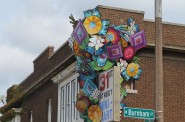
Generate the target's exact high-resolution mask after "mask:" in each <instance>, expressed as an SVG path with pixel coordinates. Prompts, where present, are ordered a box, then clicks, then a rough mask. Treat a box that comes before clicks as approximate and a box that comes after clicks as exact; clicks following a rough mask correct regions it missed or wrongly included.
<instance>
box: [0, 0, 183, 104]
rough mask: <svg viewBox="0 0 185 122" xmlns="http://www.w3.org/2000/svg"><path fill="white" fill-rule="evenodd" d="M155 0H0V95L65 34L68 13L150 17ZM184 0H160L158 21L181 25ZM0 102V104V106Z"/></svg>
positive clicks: (76, 14) (56, 47)
mask: <svg viewBox="0 0 185 122" xmlns="http://www.w3.org/2000/svg"><path fill="white" fill-rule="evenodd" d="M154 2H155V0H73V1H70V0H0V96H1V95H5V96H6V90H7V89H8V88H9V87H11V86H12V85H13V84H19V83H20V82H21V81H23V80H24V79H25V78H26V77H27V76H28V75H29V74H31V73H32V71H33V60H34V59H35V58H36V57H37V56H38V55H39V54H40V53H41V52H42V51H43V50H44V49H45V48H46V47H47V46H49V45H50V46H54V47H55V50H57V49H58V48H59V47H60V46H61V45H62V44H63V43H64V42H65V41H66V40H67V39H68V38H69V37H70V34H71V32H72V26H71V24H70V23H69V18H68V17H69V15H70V14H73V15H74V17H75V18H76V19H79V18H83V11H85V10H87V9H93V8H95V7H96V6H97V5H105V6H112V7H118V8H125V9H131V10H139V11H144V12H145V16H144V18H145V19H151V20H154V18H155V17H154ZM184 5H185V1H184V0H163V1H162V20H163V21H167V22H172V23H179V24H185V7H184ZM136 23H137V22H136ZM1 105H2V103H0V106H1Z"/></svg>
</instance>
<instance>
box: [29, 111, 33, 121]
mask: <svg viewBox="0 0 185 122" xmlns="http://www.w3.org/2000/svg"><path fill="white" fill-rule="evenodd" d="M29 122H33V111H30V112H29Z"/></svg>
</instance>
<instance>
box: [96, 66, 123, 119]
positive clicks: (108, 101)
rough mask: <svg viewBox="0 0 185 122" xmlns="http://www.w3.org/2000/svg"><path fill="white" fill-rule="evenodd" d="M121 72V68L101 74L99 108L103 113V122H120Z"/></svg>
mask: <svg viewBox="0 0 185 122" xmlns="http://www.w3.org/2000/svg"><path fill="white" fill-rule="evenodd" d="M119 71H120V69H119V67H114V68H112V69H110V70H107V71H104V72H102V73H100V74H99V77H98V78H99V90H100V96H99V97H100V101H99V106H100V108H101V110H102V112H103V118H102V122H109V121H119V120H120V102H119V100H120V84H119V78H120V76H119V75H120V73H119Z"/></svg>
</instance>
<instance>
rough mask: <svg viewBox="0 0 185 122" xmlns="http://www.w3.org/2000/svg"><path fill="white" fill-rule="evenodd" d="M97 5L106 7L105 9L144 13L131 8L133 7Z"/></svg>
mask: <svg viewBox="0 0 185 122" xmlns="http://www.w3.org/2000/svg"><path fill="white" fill-rule="evenodd" d="M97 7H100V8H107V9H114V10H120V11H127V12H132V13H139V14H145V12H144V11H139V10H133V9H125V8H118V7H111V6H104V5H98V6H97Z"/></svg>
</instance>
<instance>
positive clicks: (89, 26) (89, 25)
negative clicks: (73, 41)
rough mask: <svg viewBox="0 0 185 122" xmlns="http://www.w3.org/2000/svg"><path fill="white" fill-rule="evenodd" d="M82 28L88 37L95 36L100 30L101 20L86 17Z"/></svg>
mask: <svg viewBox="0 0 185 122" xmlns="http://www.w3.org/2000/svg"><path fill="white" fill-rule="evenodd" d="M83 24H84V27H85V29H86V31H87V33H89V34H90V35H93V34H96V33H98V32H99V31H100V29H101V28H102V22H101V19H100V18H99V17H97V16H90V17H87V18H86V19H85V21H84V23H83Z"/></svg>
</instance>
